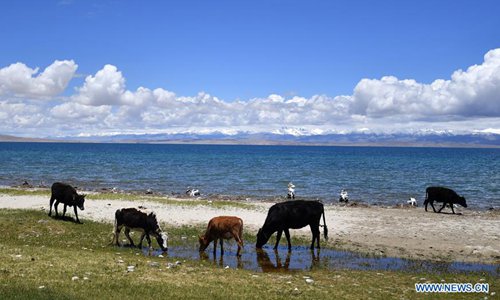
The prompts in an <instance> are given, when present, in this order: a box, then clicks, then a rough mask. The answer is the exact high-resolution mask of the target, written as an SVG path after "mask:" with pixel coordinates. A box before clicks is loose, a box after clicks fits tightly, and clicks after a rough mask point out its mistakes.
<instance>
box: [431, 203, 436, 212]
mask: <svg viewBox="0 0 500 300" xmlns="http://www.w3.org/2000/svg"><path fill="white" fill-rule="evenodd" d="M431 206H432V210H433V211H434V212H437V211H436V208H435V207H434V201H431Z"/></svg>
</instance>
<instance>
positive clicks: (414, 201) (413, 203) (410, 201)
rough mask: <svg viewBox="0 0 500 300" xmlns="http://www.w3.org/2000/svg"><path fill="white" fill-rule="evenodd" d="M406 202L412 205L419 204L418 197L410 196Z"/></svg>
mask: <svg viewBox="0 0 500 300" xmlns="http://www.w3.org/2000/svg"><path fill="white" fill-rule="evenodd" d="M406 203H408V204H410V205H411V206H418V205H417V199H415V198H413V197H410V200H408V201H406Z"/></svg>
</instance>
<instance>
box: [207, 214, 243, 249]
mask: <svg viewBox="0 0 500 300" xmlns="http://www.w3.org/2000/svg"><path fill="white" fill-rule="evenodd" d="M230 238H234V239H235V240H236V242H237V243H238V252H236V255H237V256H241V254H240V252H241V248H243V239H242V238H243V220H241V219H240V218H238V217H227V216H221V217H215V218H212V219H211V220H210V222H208V226H207V230H206V231H205V234H204V235H202V236H200V237H199V242H200V252H202V251H205V249H207V247H208V245H209V244H210V243H211V242H212V241H214V257H215V253H216V250H217V240H219V241H220V253H221V255H224V246H223V240H224V239H226V240H228V239H230Z"/></svg>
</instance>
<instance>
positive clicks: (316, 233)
mask: <svg viewBox="0 0 500 300" xmlns="http://www.w3.org/2000/svg"><path fill="white" fill-rule="evenodd" d="M309 227H311V232H312V242H311V250H313V249H314V242H315V241H317V243H316V248H319V224H318V225H313V224H311V225H309Z"/></svg>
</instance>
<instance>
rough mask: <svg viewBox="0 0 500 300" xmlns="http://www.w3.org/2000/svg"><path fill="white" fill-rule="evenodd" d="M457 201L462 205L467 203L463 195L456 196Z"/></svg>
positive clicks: (464, 205) (465, 205)
mask: <svg viewBox="0 0 500 300" xmlns="http://www.w3.org/2000/svg"><path fill="white" fill-rule="evenodd" d="M457 203H458V204H460V205H462V206H463V207H467V203H465V198H464V197H458V200H457Z"/></svg>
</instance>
